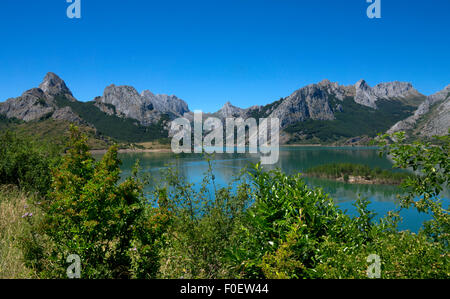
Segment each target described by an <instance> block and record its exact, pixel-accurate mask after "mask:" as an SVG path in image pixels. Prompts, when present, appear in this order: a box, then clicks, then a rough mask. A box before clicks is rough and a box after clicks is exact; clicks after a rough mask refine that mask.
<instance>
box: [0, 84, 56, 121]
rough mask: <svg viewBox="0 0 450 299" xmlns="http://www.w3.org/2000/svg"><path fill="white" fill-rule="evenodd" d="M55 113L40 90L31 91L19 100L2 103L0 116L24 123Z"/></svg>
mask: <svg viewBox="0 0 450 299" xmlns="http://www.w3.org/2000/svg"><path fill="white" fill-rule="evenodd" d="M53 111H55V107H54V106H53V105H52V103H50V102H49V100H48V98H47V95H46V94H45V93H44V91H42V89H40V88H33V89H30V90H28V91H26V92H24V93H23V94H22V96H20V97H18V98H13V99H9V100H7V101H6V102H4V103H0V114H3V115H6V117H8V118H17V119H20V120H24V121H32V120H36V119H40V118H42V117H45V116H48V115H49V114H51V113H53Z"/></svg>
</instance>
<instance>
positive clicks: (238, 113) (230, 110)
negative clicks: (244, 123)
mask: <svg viewBox="0 0 450 299" xmlns="http://www.w3.org/2000/svg"><path fill="white" fill-rule="evenodd" d="M216 115H217V116H219V117H220V118H223V119H225V118H238V117H243V118H245V116H246V109H242V108H239V107H236V106H233V105H232V104H231V103H230V102H226V103H225V105H223V107H222V108H221V109H220V110H219V111H217V112H216Z"/></svg>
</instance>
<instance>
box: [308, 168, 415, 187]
mask: <svg viewBox="0 0 450 299" xmlns="http://www.w3.org/2000/svg"><path fill="white" fill-rule="evenodd" d="M305 175H307V176H312V177H319V178H326V179H332V180H338V181H343V182H348V183H357V184H388V185H399V184H401V183H402V182H403V181H405V180H406V179H407V178H412V177H414V174H411V173H406V172H393V171H391V170H386V169H381V168H379V167H376V168H371V167H369V166H367V165H362V164H352V163H332V164H325V165H319V166H315V167H312V168H310V169H308V170H306V171H305Z"/></svg>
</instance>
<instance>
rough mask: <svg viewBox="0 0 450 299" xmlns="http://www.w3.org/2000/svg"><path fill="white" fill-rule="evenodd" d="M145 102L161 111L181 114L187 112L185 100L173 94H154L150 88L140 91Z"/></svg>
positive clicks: (176, 114)
mask: <svg viewBox="0 0 450 299" xmlns="http://www.w3.org/2000/svg"><path fill="white" fill-rule="evenodd" d="M141 96H142V97H143V98H144V100H145V101H146V103H148V104H151V105H152V106H153V107H154V109H155V110H157V111H159V112H161V113H167V114H173V115H175V116H183V115H184V114H185V113H187V112H189V107H188V105H187V103H186V102H185V101H183V100H182V99H180V98H178V97H177V96H174V95H166V94H156V95H155V94H154V93H152V92H151V91H150V90H144V91H143V92H142V93H141Z"/></svg>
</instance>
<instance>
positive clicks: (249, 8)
mask: <svg viewBox="0 0 450 299" xmlns="http://www.w3.org/2000/svg"><path fill="white" fill-rule="evenodd" d="M81 3H82V18H81V19H80V20H74V19H68V18H67V16H66V8H67V6H68V5H69V4H67V3H66V1H65V0H22V1H18V0H1V1H0V40H1V47H0V101H3V100H6V99H7V98H9V97H16V96H19V95H20V94H21V93H22V92H23V91H25V90H27V89H29V88H31V87H35V86H37V85H38V84H39V83H40V81H41V80H42V78H43V77H44V75H45V74H46V73H47V72H48V71H52V72H55V73H57V74H58V75H60V76H61V77H62V78H63V79H64V80H65V81H66V83H67V85H68V86H69V88H70V89H71V90H72V92H73V93H74V95H75V97H76V98H77V99H79V100H81V101H89V100H92V99H93V98H94V97H95V96H98V95H102V93H103V90H104V88H105V87H106V86H107V85H109V84H112V83H114V84H116V85H119V84H120V85H122V84H126V85H132V86H134V87H136V89H137V90H138V91H139V92H140V91H142V90H144V89H150V90H151V91H152V92H154V93H166V94H175V95H177V96H179V97H181V98H182V99H184V100H185V101H187V102H188V104H189V106H190V108H191V109H192V110H193V109H201V110H203V111H216V110H218V109H219V108H220V107H221V106H222V105H223V104H224V103H225V102H226V101H231V102H232V103H233V104H235V105H238V106H241V107H248V106H251V105H255V104H259V105H262V104H267V103H270V102H272V101H274V100H277V99H279V98H280V97H285V96H288V95H289V94H291V93H292V92H293V91H294V90H296V89H298V88H300V87H303V86H304V85H307V84H310V83H315V82H318V81H320V80H322V79H325V78H327V79H329V80H331V81H337V82H339V83H341V84H354V83H355V82H356V81H357V80H359V79H361V78H364V79H366V81H367V82H368V83H369V84H370V85H375V84H377V83H379V82H386V81H393V80H400V81H408V82H411V83H413V85H414V86H415V87H416V88H417V89H418V90H419V91H420V92H422V93H424V94H431V93H434V92H436V91H438V90H440V89H442V88H443V87H445V86H446V85H448V84H450V17H449V16H450V1H449V0H432V1H429V0H428V1H426V0H420V1H419V0H382V1H381V6H382V18H381V19H369V18H367V16H366V9H367V7H368V5H369V4H368V3H366V0H345V1H341V0H339V1H338V0H305V1H303V0H179V1H174V0H158V1H152V0H141V1H138V0H127V1H124V0H122V1H119V0H81Z"/></svg>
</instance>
